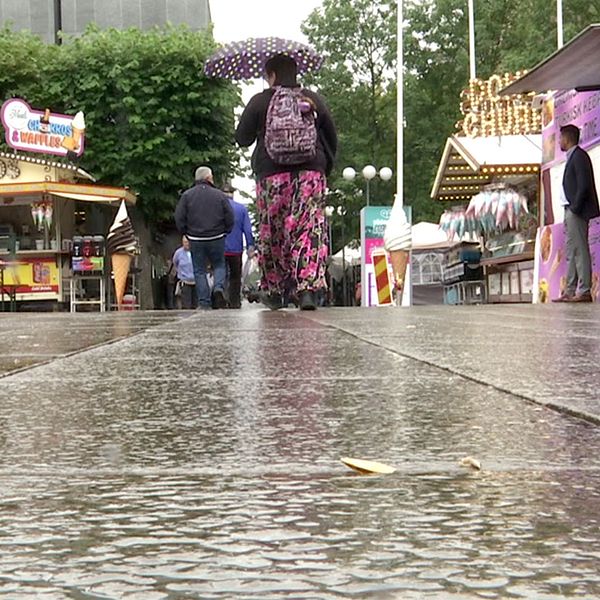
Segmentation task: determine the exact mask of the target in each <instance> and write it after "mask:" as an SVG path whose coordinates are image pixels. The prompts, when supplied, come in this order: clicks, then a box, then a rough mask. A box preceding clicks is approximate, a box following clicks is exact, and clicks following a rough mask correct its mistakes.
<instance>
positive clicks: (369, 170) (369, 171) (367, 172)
mask: <svg viewBox="0 0 600 600" xmlns="http://www.w3.org/2000/svg"><path fill="white" fill-rule="evenodd" d="M362 175H363V177H364V178H365V179H366V180H367V181H371V179H374V178H375V176H376V175H377V169H376V168H375V167H374V166H373V165H367V166H366V167H365V168H364V169H363V170H362Z"/></svg>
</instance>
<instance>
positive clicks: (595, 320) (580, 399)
mask: <svg viewBox="0 0 600 600" xmlns="http://www.w3.org/2000/svg"><path fill="white" fill-rule="evenodd" d="M382 310H384V311H387V312H386V313H385V314H382V312H381V311H382ZM313 319H314V320H315V322H319V323H322V324H324V325H328V326H331V327H334V328H337V329H339V330H341V331H345V332H347V333H350V334H352V335H354V336H356V337H357V338H359V339H361V340H364V341H367V342H369V343H370V344H372V345H373V346H374V352H375V351H376V350H375V349H376V348H380V349H388V350H390V351H393V352H397V353H399V354H401V355H403V356H407V357H411V358H414V359H417V360H419V361H422V362H425V363H429V364H432V365H436V366H439V367H442V368H444V369H447V370H449V371H450V372H452V373H456V374H460V375H462V376H464V377H468V378H472V379H474V380H476V381H480V382H484V383H486V384H489V385H493V386H495V387H497V388H499V389H502V390H505V391H508V392H510V393H512V394H515V395H518V396H523V397H525V398H528V399H531V400H533V401H535V402H538V403H540V404H544V405H547V406H550V407H553V408H556V409H558V410H562V411H564V412H572V413H573V414H576V415H579V416H581V417H583V418H587V419H589V420H592V421H595V422H597V423H600V368H599V367H598V365H600V306H598V305H595V304H586V305H537V306H533V305H517V306H506V305H502V306H473V307H415V308H412V309H410V310H405V309H396V308H391V309H379V310H368V309H365V310H360V309H357V310H354V311H343V310H335V309H333V310H329V311H321V312H319V313H316V314H315V316H314V317H313Z"/></svg>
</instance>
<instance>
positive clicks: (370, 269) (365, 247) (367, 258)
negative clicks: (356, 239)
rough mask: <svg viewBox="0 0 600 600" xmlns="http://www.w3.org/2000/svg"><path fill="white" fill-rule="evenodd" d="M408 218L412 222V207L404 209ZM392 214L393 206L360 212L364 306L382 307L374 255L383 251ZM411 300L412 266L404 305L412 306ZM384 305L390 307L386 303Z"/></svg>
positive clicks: (408, 276)
mask: <svg viewBox="0 0 600 600" xmlns="http://www.w3.org/2000/svg"><path fill="white" fill-rule="evenodd" d="M404 212H405V213H406V218H407V220H408V222H409V223H410V222H411V218H412V211H411V208H410V206H405V207H404ZM391 213H392V207H391V206H366V207H365V208H363V209H362V210H361V211H360V241H361V251H362V257H361V259H362V260H361V264H362V267H361V269H362V271H361V297H362V300H361V305H362V306H381V304H380V303H379V298H378V293H377V285H376V276H375V267H374V265H373V253H374V252H375V253H377V252H381V251H383V234H384V233H385V228H386V226H387V222H388V221H389V219H390V215H391ZM388 269H389V280H390V281H393V280H394V279H393V273H392V271H391V265H390V264H389V261H388ZM410 298H411V279H410V264H409V265H408V267H407V270H406V280H405V286H404V293H403V295H402V305H403V306H408V305H410ZM383 305H389V303H387V302H384V304H383Z"/></svg>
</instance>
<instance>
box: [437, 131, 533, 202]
mask: <svg viewBox="0 0 600 600" xmlns="http://www.w3.org/2000/svg"><path fill="white" fill-rule="evenodd" d="M541 162H542V136H541V135H537V134H536V135H504V136H500V137H475V138H470V137H459V136H452V137H450V138H448V140H447V141H446V147H445V148H444V153H443V155H442V160H441V161H440V166H439V168H438V172H437V175H436V178H435V183H434V184H433V189H432V190H431V197H432V198H434V199H435V200H456V201H461V202H462V201H466V200H470V199H471V198H472V197H473V196H474V195H475V194H478V193H479V192H480V191H481V188H482V187H483V186H485V185H488V184H490V183H491V182H492V181H496V180H498V179H499V178H507V177H511V178H513V177H520V176H527V175H531V174H534V173H536V172H537V171H538V170H539V167H540V163H541Z"/></svg>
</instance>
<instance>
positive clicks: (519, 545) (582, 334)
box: [0, 307, 600, 600]
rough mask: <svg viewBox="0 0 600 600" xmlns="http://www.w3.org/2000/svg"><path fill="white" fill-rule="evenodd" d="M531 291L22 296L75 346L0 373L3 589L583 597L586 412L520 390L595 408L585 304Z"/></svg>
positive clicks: (589, 549) (105, 594) (590, 533)
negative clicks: (397, 300) (483, 294)
mask: <svg viewBox="0 0 600 600" xmlns="http://www.w3.org/2000/svg"><path fill="white" fill-rule="evenodd" d="M546 308H547V307H498V308H495V307H481V308H479V307H473V308H465V309H452V308H424V309H412V310H401V309H391V310H388V309H384V310H360V309H356V310H354V309H351V310H327V311H320V312H317V313H316V314H314V315H309V316H306V315H300V314H298V313H295V312H282V313H270V312H266V311H262V310H257V309H252V308H248V309H244V310H243V311H241V312H237V311H236V312H234V311H220V312H216V311H215V312H208V313H204V312H203V313H194V314H192V315H191V316H190V315H186V316H185V317H184V316H182V315H170V314H168V313H166V314H165V313H163V315H162V316H159V314H158V313H152V314H147V313H139V314H137V315H135V316H134V317H130V318H132V319H134V321H130V327H131V329H128V330H126V331H124V332H123V333H122V334H121V335H115V333H114V332H115V331H116V330H118V331H122V327H123V326H124V325H125V321H123V322H121V321H120V319H122V318H123V315H107V316H106V317H105V319H106V320H105V321H102V326H101V325H100V321H98V322H96V327H95V328H94V327H91V324H92V322H93V318H90V320H89V321H86V318H87V315H82V316H81V321H77V320H75V321H71V320H70V318H68V317H65V316H63V315H46V316H45V317H42V316H39V315H20V316H19V319H18V324H16V323H15V327H18V328H20V329H19V331H27V328H28V327H33V326H34V325H35V324H36V323H37V329H38V334H39V330H41V329H43V327H41V325H40V321H36V319H42V320H44V323H46V325H47V327H48V331H50V330H52V331H54V332H55V333H54V334H52V335H49V337H48V338H47V339H54V338H55V337H56V332H60V331H63V332H64V331H65V330H64V328H62V329H61V328H60V326H59V325H58V323H59V322H61V323H62V324H65V323H69V325H70V328H69V332H70V335H72V336H73V339H79V340H83V339H88V341H89V342H90V343H89V344H86V345H87V346H94V347H91V348H90V349H88V350H85V351H79V352H76V353H73V354H68V355H66V354H67V353H69V352H72V351H73V346H72V345H70V343H69V342H68V340H63V341H62V342H59V341H54V342H53V343H54V344H55V346H53V347H54V348H55V349H56V354H59V355H61V357H60V359H58V360H50V361H49V362H47V363H44V364H40V365H39V366H36V367H34V368H31V369H28V370H22V371H20V372H17V373H13V374H7V375H6V376H5V377H4V378H2V380H1V381H2V387H1V390H2V391H1V392H0V423H1V424H2V427H1V428H0V447H1V449H2V452H1V454H0V477H1V478H2V488H1V491H0V596H2V597H6V598H11V599H12V598H17V599H20V598H44V599H46V598H75V599H92V598H93V599H105V598H119V599H120V598H131V599H136V598H139V599H144V600H154V599H163V598H164V599H167V598H168V599H171V598H202V599H204V598H206V599H210V598H235V599H238V598H258V599H261V600H263V599H270V598H273V599H275V598H296V599H309V600H310V599H324V600H326V599H329V598H332V599H333V598H369V599H371V598H375V599H386V600H387V599H396V598H399V599H404V598H409V599H411V598H531V599H538V598H542V599H547V598H563V597H581V598H595V597H598V598H600V570H599V569H598V564H600V550H599V548H600V543H599V542H600V526H599V521H600V428H599V427H598V426H597V425H596V424H594V423H591V422H589V421H586V420H583V419H580V418H575V417H572V416H569V415H565V414H563V413H561V412H558V411H557V410H550V409H548V408H547V407H545V406H542V405H539V404H535V403H533V402H529V401H527V399H526V397H531V398H532V399H534V400H536V401H537V402H547V401H549V398H550V397H551V393H552V391H553V390H554V394H553V395H552V401H553V402H556V401H560V402H562V403H567V402H571V403H572V406H573V407H574V408H573V410H575V409H579V408H581V407H582V406H583V405H584V403H585V408H586V410H589V411H593V410H597V409H595V408H594V405H593V399H594V398H593V397H592V396H590V394H594V393H595V390H596V389H597V385H595V382H596V379H595V378H596V377H597V375H596V370H593V369H591V370H588V369H587V368H585V367H587V366H591V365H592V363H593V362H594V360H596V358H597V354H598V347H599V344H598V338H600V335H599V334H598V331H599V327H598V325H597V317H598V316H600V314H598V313H597V312H594V310H595V307H568V308H575V310H574V311H571V312H567V311H563V310H562V308H566V307H559V308H551V309H549V310H544V309H546ZM2 317H3V316H2ZM11 318H13V319H14V318H15V317H11ZM95 318H98V319H99V318H100V317H95ZM55 319H56V320H55ZM61 319H63V320H62V321H61ZM76 319H77V318H76ZM112 319H114V321H112ZM161 319H166V320H161ZM117 325H118V326H119V327H117ZM0 326H2V327H3V328H4V330H10V322H9V320H8V318H4V319H2V318H0ZM80 327H81V335H78V334H77V333H76V332H77V331H78V330H79V328H80ZM103 327H104V329H103ZM92 329H94V331H95V333H96V334H98V335H100V334H101V331H105V335H106V339H108V340H115V338H122V339H118V340H117V341H113V342H112V343H110V344H107V345H101V346H98V345H96V344H98V342H100V341H102V340H101V339H99V338H94V341H91V337H93V336H92V334H91V330H92ZM133 329H135V331H133ZM109 331H110V332H112V333H109ZM86 332H87V333H86ZM130 333H135V335H132V336H130V337H123V336H128V335H129V334H130ZM88 334H89V337H86V336H87V335H88ZM21 335H25V334H21ZM59 338H60V335H59ZM61 344H64V345H61ZM83 345H84V344H82V345H80V346H79V347H78V349H81V347H83ZM582 361H583V362H582ZM438 364H439V366H438ZM503 371H504V372H503ZM461 373H462V374H461ZM567 385H568V386H570V387H571V389H572V392H571V393H569V392H568V391H566V389H565V388H566V386H567ZM498 388H502V390H507V391H508V390H510V391H512V392H513V393H508V392H507V391H502V390H501V389H498ZM585 389H587V390H588V391H589V393H588V394H587V396H586V395H585V394H584V393H583V390H585ZM534 396H535V398H534ZM557 398H558V400H557ZM565 406H567V404H565ZM578 407H579V408H578ZM590 414H591V413H590ZM592 416H593V415H592ZM343 455H350V456H356V457H362V458H371V459H377V460H381V461H384V462H387V463H389V464H392V465H394V466H396V467H397V469H398V470H397V472H396V473H394V474H393V475H388V476H373V477H362V476H358V475H355V474H354V473H353V472H351V471H349V470H348V469H346V468H345V467H344V466H343V465H341V463H340V462H339V457H340V456H343ZM467 455H470V456H474V457H476V458H478V459H479V460H481V462H482V464H483V469H482V471H480V472H477V471H471V470H467V469H465V468H462V467H460V466H459V465H458V462H459V460H460V459H461V458H462V457H464V456H467Z"/></svg>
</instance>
